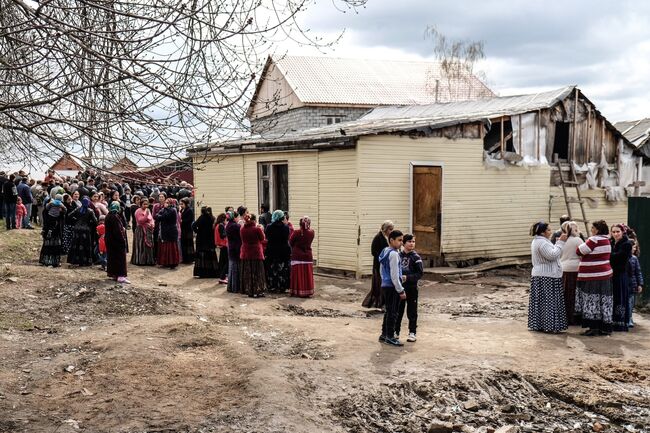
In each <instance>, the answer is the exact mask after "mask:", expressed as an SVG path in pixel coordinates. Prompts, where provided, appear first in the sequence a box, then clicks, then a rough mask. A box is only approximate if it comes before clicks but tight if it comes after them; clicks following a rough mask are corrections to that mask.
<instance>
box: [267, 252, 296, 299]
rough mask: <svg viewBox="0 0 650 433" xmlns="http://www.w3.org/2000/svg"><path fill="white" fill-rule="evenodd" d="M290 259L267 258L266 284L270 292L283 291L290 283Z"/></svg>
mask: <svg viewBox="0 0 650 433" xmlns="http://www.w3.org/2000/svg"><path fill="white" fill-rule="evenodd" d="M290 278H291V261H289V260H284V261H278V260H267V263H266V285H267V288H268V289H269V292H271V293H284V292H286V291H287V290H288V289H289V285H290V283H291V281H290Z"/></svg>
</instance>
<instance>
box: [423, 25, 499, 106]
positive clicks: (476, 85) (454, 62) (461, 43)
mask: <svg viewBox="0 0 650 433" xmlns="http://www.w3.org/2000/svg"><path fill="white" fill-rule="evenodd" d="M424 36H425V38H427V39H431V40H433V43H434V46H433V53H434V55H435V57H436V59H437V60H438V61H439V64H440V72H439V73H438V72H437V71H436V72H435V73H432V77H431V79H430V80H429V91H431V92H435V95H436V97H437V98H438V97H439V98H440V101H441V102H446V101H458V100H463V99H477V98H484V97H489V96H494V93H493V92H492V91H491V90H490V89H489V88H488V87H487V86H485V84H483V82H482V81H481V79H483V81H484V78H485V77H484V74H482V73H477V72H476V71H475V70H474V67H475V65H476V63H477V62H478V61H480V60H482V59H484V58H485V53H484V51H483V48H484V45H485V44H484V42H483V41H469V40H450V39H449V38H448V37H447V36H445V35H444V34H442V33H440V32H439V31H438V29H437V28H436V27H435V26H429V27H427V29H426V30H425V32H424ZM441 79H442V80H444V86H441V85H440V81H439V80H441Z"/></svg>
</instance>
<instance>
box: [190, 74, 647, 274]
mask: <svg viewBox="0 0 650 433" xmlns="http://www.w3.org/2000/svg"><path fill="white" fill-rule="evenodd" d="M576 114H577V115H576ZM628 151H629V152H628ZM627 153H630V158H631V162H630V164H631V165H628V162H626V161H627V160H626V159H625V158H626V156H625V155H627ZM555 154H557V158H556V157H555ZM192 155H193V157H194V159H195V164H194V166H195V175H194V179H195V187H196V190H197V193H196V198H197V204H198V205H201V204H208V205H211V206H212V207H214V208H217V209H221V208H223V207H225V206H227V205H235V206H236V205H239V204H241V203H245V204H246V205H248V206H249V207H250V208H256V207H258V206H259V205H260V204H261V203H263V202H266V203H269V204H270V205H271V207H273V208H283V209H284V208H287V209H288V210H289V213H290V215H291V218H292V219H293V220H294V221H297V220H298V218H299V217H300V216H302V215H309V216H311V217H312V221H313V223H312V225H313V227H314V228H315V230H316V232H317V237H316V242H315V244H314V252H315V258H316V260H317V265H318V267H320V268H326V269H336V270H342V271H349V272H351V273H354V274H356V275H357V276H359V275H364V274H368V273H369V272H370V270H371V266H372V258H371V256H370V253H369V246H370V242H371V240H372V237H373V236H374V235H375V234H376V233H377V231H378V229H379V226H380V225H381V223H382V221H384V220H385V219H392V220H393V221H395V223H396V226H397V227H398V228H400V229H402V230H404V231H411V232H414V233H415V234H416V235H417V237H418V250H419V251H421V252H423V253H425V254H426V255H428V256H429V257H433V258H435V259H436V261H438V262H439V261H443V260H444V261H446V262H459V261H469V260H474V259H482V258H492V259H493V258H501V257H513V256H528V255H529V253H530V238H529V236H528V229H529V226H530V225H531V223H533V222H534V221H537V220H539V219H549V218H550V220H551V221H557V219H558V218H559V216H560V215H561V214H563V213H566V205H565V203H564V199H563V198H562V199H560V198H559V196H560V195H561V192H559V187H556V186H554V184H555V176H554V175H553V173H554V170H557V168H556V167H553V166H552V161H553V159H554V158H556V159H558V160H561V159H564V160H566V161H571V160H573V162H575V165H576V169H577V170H578V172H579V173H580V172H581V173H582V175H581V177H582V178H583V183H584V185H583V187H582V188H583V191H584V193H583V195H584V196H586V198H587V200H588V201H589V202H590V203H591V206H590V207H588V216H589V219H591V220H593V219H597V218H604V219H605V220H607V221H608V222H610V221H611V222H614V221H626V220H627V205H626V201H625V195H624V194H623V197H622V198H623V199H622V200H618V201H617V200H615V198H617V197H615V196H616V194H609V200H608V194H607V190H606V188H610V189H611V188H615V189H618V188H621V186H620V185H621V184H624V185H626V184H625V182H627V181H628V180H627V177H629V176H628V174H629V173H628V172H629V170H630V168H629V167H630V166H631V167H632V170H633V169H634V167H635V165H634V157H632V156H631V147H630V144H629V142H628V141H627V140H626V139H625V138H624V137H623V136H622V135H621V134H620V133H619V132H618V131H617V130H616V129H615V128H614V127H613V126H612V125H611V124H610V123H609V122H608V121H607V120H606V119H605V118H604V117H603V116H602V115H601V114H600V113H599V112H598V111H597V110H596V109H595V107H594V106H593V104H592V103H591V102H590V101H589V100H588V99H586V98H585V97H584V96H583V95H582V94H581V93H580V91H579V90H578V89H576V88H575V87H566V88H562V89H558V90H556V91H551V92H546V93H538V94H533V95H522V96H510V97H497V98H491V99H485V100H479V101H471V102H453V103H448V104H431V105H421V106H407V107H381V108H376V109H374V110H373V111H372V112H370V113H369V114H367V115H365V116H363V117H362V118H360V119H358V120H356V121H352V122H346V123H341V124H336V125H330V126H326V127H322V128H316V129H311V130H306V131H300V132H297V133H296V134H284V135H281V136H275V137H270V136H264V137H260V136H252V137H247V138H245V139H239V140H234V141H228V142H222V143H214V144H211V145H209V146H206V147H200V148H199V147H197V148H195V149H194V150H193V152H192ZM621 155H623V157H622V158H621ZM549 161H550V162H551V163H549ZM634 176H635V174H634V173H633V174H632V177H634ZM622 188H623V189H624V187H622ZM618 198H620V197H618Z"/></svg>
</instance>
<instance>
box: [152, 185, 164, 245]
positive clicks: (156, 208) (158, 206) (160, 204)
mask: <svg viewBox="0 0 650 433" xmlns="http://www.w3.org/2000/svg"><path fill="white" fill-rule="evenodd" d="M152 195H154V200H155V198H156V197H157V198H158V201H157V202H156V203H154V204H153V206H151V215H152V216H153V220H154V227H153V252H154V254H155V256H156V257H158V243H159V242H160V222H159V221H158V219H156V216H158V212H160V211H161V210H162V209H164V207H165V202H166V201H167V194H165V193H164V192H161V193H159V194H158V195H157V196H156V195H155V194H152Z"/></svg>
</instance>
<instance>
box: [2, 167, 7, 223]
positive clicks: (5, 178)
mask: <svg viewBox="0 0 650 433" xmlns="http://www.w3.org/2000/svg"><path fill="white" fill-rule="evenodd" d="M7 181H9V179H7V176H6V175H5V172H4V171H0V220H1V219H4V217H5V201H4V193H3V191H2V188H3V187H4V185H5V182H7Z"/></svg>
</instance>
